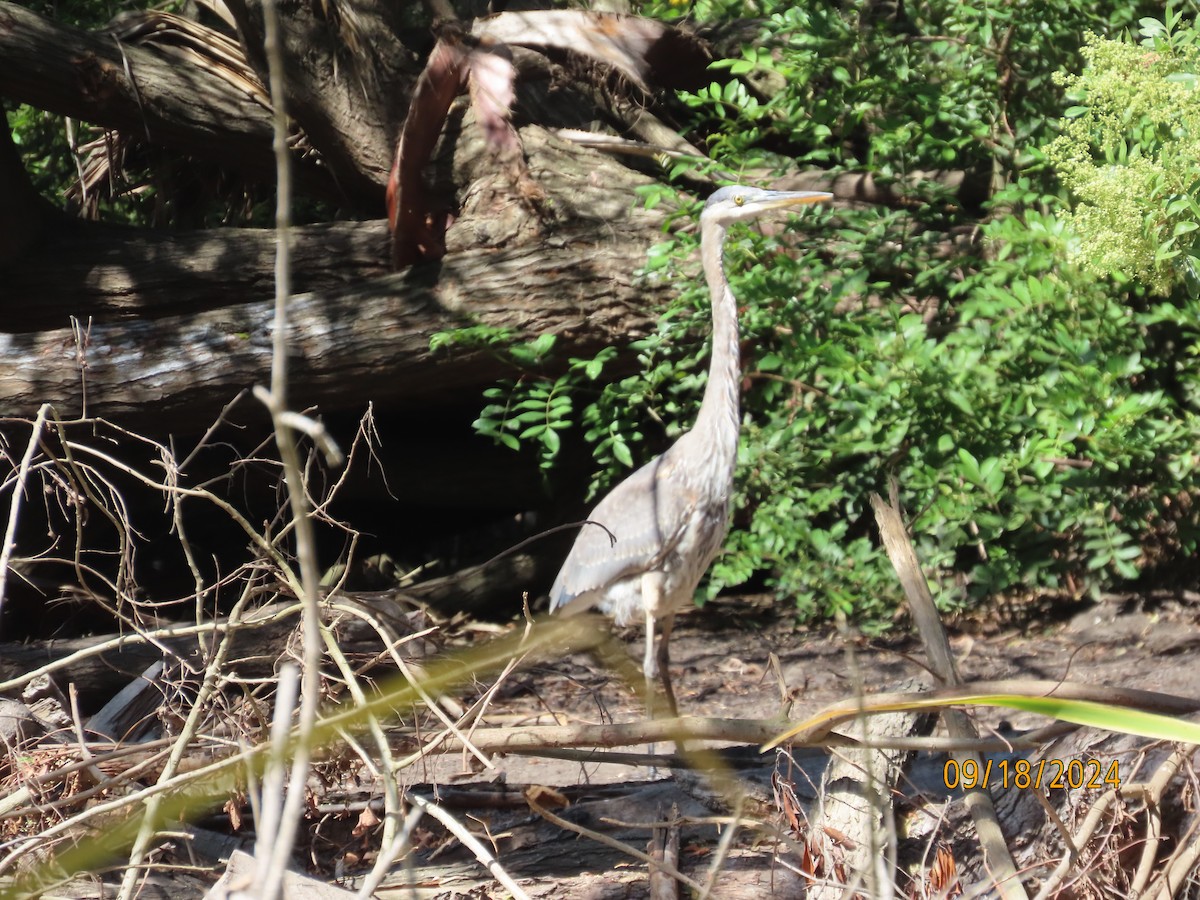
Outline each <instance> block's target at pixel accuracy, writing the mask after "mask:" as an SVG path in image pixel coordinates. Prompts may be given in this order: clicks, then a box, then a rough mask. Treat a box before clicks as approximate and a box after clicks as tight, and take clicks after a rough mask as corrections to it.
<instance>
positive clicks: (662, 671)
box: [646, 613, 679, 719]
mask: <svg viewBox="0 0 1200 900" xmlns="http://www.w3.org/2000/svg"><path fill="white" fill-rule="evenodd" d="M674 627H675V614H674V613H671V614H670V615H667V616H664V617H663V620H662V634H660V635H659V637H658V654H657V655H656V657H655V663H656V664H657V667H658V674H659V675H660V676H661V678H662V686H663V691H665V692H666V695H667V709H669V710H670V711H671V717H672V718H675V719H678V718H679V707H678V706H677V705H676V704H675V691H674V689H673V688H672V687H671V649H670V648H671V630H672V629H673V628H674ZM646 652H647V653H649V652H650V651H649V647H647V650H646Z"/></svg>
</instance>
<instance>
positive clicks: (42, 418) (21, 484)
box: [0, 403, 51, 612]
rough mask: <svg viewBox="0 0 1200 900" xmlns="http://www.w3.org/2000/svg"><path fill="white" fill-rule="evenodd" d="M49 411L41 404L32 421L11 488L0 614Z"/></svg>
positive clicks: (0, 553) (0, 560)
mask: <svg viewBox="0 0 1200 900" xmlns="http://www.w3.org/2000/svg"><path fill="white" fill-rule="evenodd" d="M50 409H51V407H50V404H49V403H43V404H42V408H41V409H39V410H38V414H37V418H36V419H34V420H33V430H32V431H31V432H30V433H29V443H28V444H27V445H26V446H25V455H24V456H22V457H21V468H20V470H19V473H18V475H17V483H16V485H14V486H13V498H12V503H11V504H9V507H8V527H7V528H5V529H4V546H3V547H2V548H0V612H2V611H3V610H4V590H5V588H6V587H7V584H8V561H9V560H10V559H12V553H13V550H15V549H16V548H17V518H18V517H19V516H20V515H21V501H22V500H23V499H25V481H26V479H28V478H29V467H30V466H31V465H32V464H33V454H34V452H35V451H36V450H37V446H38V441H39V440H41V437H42V428H44V427H45V425H46V416H47V415H49V414H50Z"/></svg>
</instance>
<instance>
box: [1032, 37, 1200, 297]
mask: <svg viewBox="0 0 1200 900" xmlns="http://www.w3.org/2000/svg"><path fill="white" fill-rule="evenodd" d="M1141 24H1142V27H1141V34H1142V40H1141V41H1140V42H1134V41H1133V40H1132V39H1122V40H1106V39H1103V38H1101V37H1099V36H1097V35H1094V34H1092V35H1089V36H1088V38H1087V44H1086V46H1085V47H1084V50H1083V54H1084V58H1085V59H1086V61H1087V68H1086V69H1085V70H1084V72H1083V73H1082V74H1081V75H1073V74H1068V75H1064V76H1063V77H1062V78H1061V82H1062V83H1063V84H1064V85H1065V86H1066V87H1067V89H1068V90H1069V91H1071V93H1072V95H1073V97H1074V99H1075V100H1076V102H1077V103H1078V104H1079V105H1077V106H1075V107H1073V108H1071V109H1069V110H1068V111H1067V116H1068V118H1066V119H1064V120H1063V123H1062V131H1063V133H1062V135H1061V136H1060V137H1059V138H1058V139H1057V140H1055V141H1054V142H1053V143H1052V144H1050V146H1049V147H1047V148H1046V157H1047V159H1048V161H1049V162H1051V163H1052V164H1053V165H1054V166H1055V168H1056V169H1057V170H1058V173H1059V175H1060V177H1061V178H1062V180H1063V183H1064V184H1065V185H1066V186H1067V187H1068V188H1069V189H1070V190H1071V192H1072V193H1073V194H1074V195H1075V197H1076V198H1077V199H1078V204H1077V205H1076V207H1075V209H1074V211H1073V212H1070V213H1067V214H1065V218H1066V219H1067V221H1069V222H1070V223H1071V225H1072V226H1073V227H1074V229H1075V230H1076V231H1077V232H1078V234H1079V237H1080V246H1079V248H1078V251H1077V255H1078V257H1079V259H1080V260H1082V262H1083V265H1085V266H1086V267H1087V268H1088V269H1089V270H1091V271H1093V272H1095V273H1096V274H1098V275H1101V276H1104V275H1107V274H1109V273H1120V274H1121V275H1123V276H1124V277H1127V278H1132V279H1135V280H1137V281H1141V282H1143V283H1144V284H1146V285H1147V286H1148V287H1149V288H1150V289H1151V290H1153V291H1155V292H1156V293H1159V294H1164V295H1165V294H1168V293H1169V292H1170V291H1171V289H1172V288H1173V287H1175V286H1176V285H1180V284H1187V286H1188V287H1189V288H1190V289H1191V291H1192V292H1193V293H1197V292H1198V291H1200V269H1198V268H1197V266H1198V264H1200V203H1198V202H1197V193H1198V187H1197V186H1198V185H1200V90H1198V86H1200V85H1198V79H1200V32H1198V31H1197V30H1196V28H1195V26H1194V25H1191V24H1187V25H1185V24H1184V23H1183V21H1182V19H1181V16H1180V15H1179V14H1168V16H1167V20H1166V22H1165V23H1163V22H1159V21H1157V20H1155V19H1143V20H1142V23H1141Z"/></svg>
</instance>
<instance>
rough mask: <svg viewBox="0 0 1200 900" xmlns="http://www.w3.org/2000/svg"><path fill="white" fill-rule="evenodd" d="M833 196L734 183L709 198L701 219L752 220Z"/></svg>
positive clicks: (726, 221) (722, 221)
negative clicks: (774, 189) (768, 189)
mask: <svg viewBox="0 0 1200 900" xmlns="http://www.w3.org/2000/svg"><path fill="white" fill-rule="evenodd" d="M832 199H833V194H827V193H825V192H824V191H767V190H763V189H762V188H756V187H746V186H744V185H738V184H734V185H730V186H729V187H723V188H721V189H720V190H719V191H717V192H716V193H714V194H713V195H712V196H711V197H709V198H708V202H707V203H705V204H704V212H703V213H701V215H700V218H701V220H702V221H709V222H713V223H716V224H720V225H728V224H729V223H730V222H738V221H741V220H742V219H753V218H754V217H755V216H760V215H762V214H763V213H765V212H770V211H771V210H773V209H784V208H787V207H789V206H802V205H804V204H806V203H821V202H823V201H825V200H832Z"/></svg>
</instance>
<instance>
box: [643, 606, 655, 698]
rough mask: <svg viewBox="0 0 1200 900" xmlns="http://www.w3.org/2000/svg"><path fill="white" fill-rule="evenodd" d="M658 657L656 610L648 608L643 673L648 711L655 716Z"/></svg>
mask: <svg viewBox="0 0 1200 900" xmlns="http://www.w3.org/2000/svg"><path fill="white" fill-rule="evenodd" d="M656 665H657V659H656V657H655V655H654V612H653V610H651V609H647V610H646V652H645V654H644V655H643V656H642V674H643V675H644V676H646V712H647V713H648V714H649V715H650V716H651V717H653V716H654V677H655V676H656V675H657V674H658V670H657V669H656V668H655V666H656Z"/></svg>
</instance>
